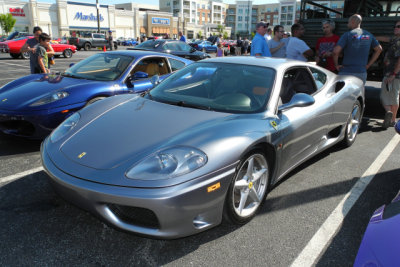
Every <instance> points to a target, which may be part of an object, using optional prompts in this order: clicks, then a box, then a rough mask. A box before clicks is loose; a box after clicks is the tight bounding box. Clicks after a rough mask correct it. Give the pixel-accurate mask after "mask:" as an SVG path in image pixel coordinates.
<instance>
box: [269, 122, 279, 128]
mask: <svg viewBox="0 0 400 267" xmlns="http://www.w3.org/2000/svg"><path fill="white" fill-rule="evenodd" d="M270 124H271V126H272V127H274V129H275V130H278V124H277V123H276V121H270Z"/></svg>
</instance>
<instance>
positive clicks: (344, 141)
mask: <svg viewBox="0 0 400 267" xmlns="http://www.w3.org/2000/svg"><path fill="white" fill-rule="evenodd" d="M357 105H358V108H359V109H360V118H359V126H358V129H357V133H356V136H355V137H354V139H353V140H349V137H348V134H347V131H348V128H349V125H350V120H351V119H352V113H353V110H354V107H355V106H357ZM361 119H362V110H361V104H360V101H358V100H356V102H355V103H354V104H353V107H352V108H351V112H350V115H349V118H348V120H347V123H346V129H345V132H344V139H343V145H344V146H345V147H350V146H351V145H352V144H353V143H354V142H355V141H356V139H357V135H358V132H359V131H360V125H361Z"/></svg>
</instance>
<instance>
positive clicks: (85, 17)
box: [74, 12, 104, 21]
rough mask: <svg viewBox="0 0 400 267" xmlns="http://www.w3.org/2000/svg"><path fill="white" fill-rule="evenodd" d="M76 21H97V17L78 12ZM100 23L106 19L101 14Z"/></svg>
mask: <svg viewBox="0 0 400 267" xmlns="http://www.w3.org/2000/svg"><path fill="white" fill-rule="evenodd" d="M74 19H77V20H83V21H97V16H95V15H93V13H90V15H84V14H83V13H82V12H76V14H75V17H74ZM100 21H104V17H103V16H102V15H101V14H100Z"/></svg>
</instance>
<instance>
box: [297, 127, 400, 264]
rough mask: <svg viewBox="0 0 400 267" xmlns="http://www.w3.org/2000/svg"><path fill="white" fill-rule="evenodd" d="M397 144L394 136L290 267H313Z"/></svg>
mask: <svg viewBox="0 0 400 267" xmlns="http://www.w3.org/2000/svg"><path fill="white" fill-rule="evenodd" d="M399 142H400V135H398V134H396V135H395V136H393V138H392V139H391V140H390V142H389V143H388V144H387V145H386V147H385V148H384V149H383V150H382V152H381V153H380V154H379V156H378V157H377V158H376V159H375V161H374V162H373V163H372V164H371V166H370V167H369V168H368V169H367V170H366V171H365V172H364V174H363V175H362V176H361V177H360V179H359V180H358V181H357V183H356V184H355V185H354V186H353V188H352V189H351V190H350V191H349V192H348V193H347V194H346V195H345V196H344V198H343V199H342V200H341V201H340V203H339V204H338V206H337V207H336V208H335V209H334V210H333V212H332V213H331V214H330V215H329V217H328V218H327V219H326V220H325V222H324V223H323V224H322V225H321V227H320V228H319V229H318V231H317V232H316V233H315V234H314V236H313V237H312V238H311V240H310V241H309V242H308V243H307V245H306V246H305V247H304V249H303V251H302V252H301V253H300V254H299V255H298V256H297V258H296V259H295V260H294V261H293V263H292V264H291V266H292V267H295V266H296V267H297V266H314V265H315V264H316V262H315V261H316V260H317V259H318V258H319V257H320V255H321V254H322V253H323V252H324V251H325V249H326V248H327V247H328V245H329V243H330V242H331V240H332V238H333V237H334V235H335V234H336V233H337V231H338V230H339V227H340V226H341V225H342V223H343V220H344V218H345V217H346V215H347V214H348V213H349V211H350V209H351V208H352V207H353V206H354V204H355V203H356V202H357V200H358V198H359V197H360V195H361V194H362V193H363V191H364V190H365V188H366V187H367V186H368V184H369V183H370V182H371V180H372V179H373V178H374V177H375V175H376V174H377V173H378V171H379V170H380V168H381V167H382V165H383V164H384V163H385V161H386V160H387V159H388V158H389V156H390V155H391V154H392V152H393V150H394V149H395V148H396V146H397V145H398V143H399Z"/></svg>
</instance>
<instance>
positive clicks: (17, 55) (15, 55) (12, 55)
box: [10, 53, 21, 59]
mask: <svg viewBox="0 0 400 267" xmlns="http://www.w3.org/2000/svg"><path fill="white" fill-rule="evenodd" d="M10 56H11V57H12V58H15V59H17V58H19V57H20V56H21V54H14V53H10Z"/></svg>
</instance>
